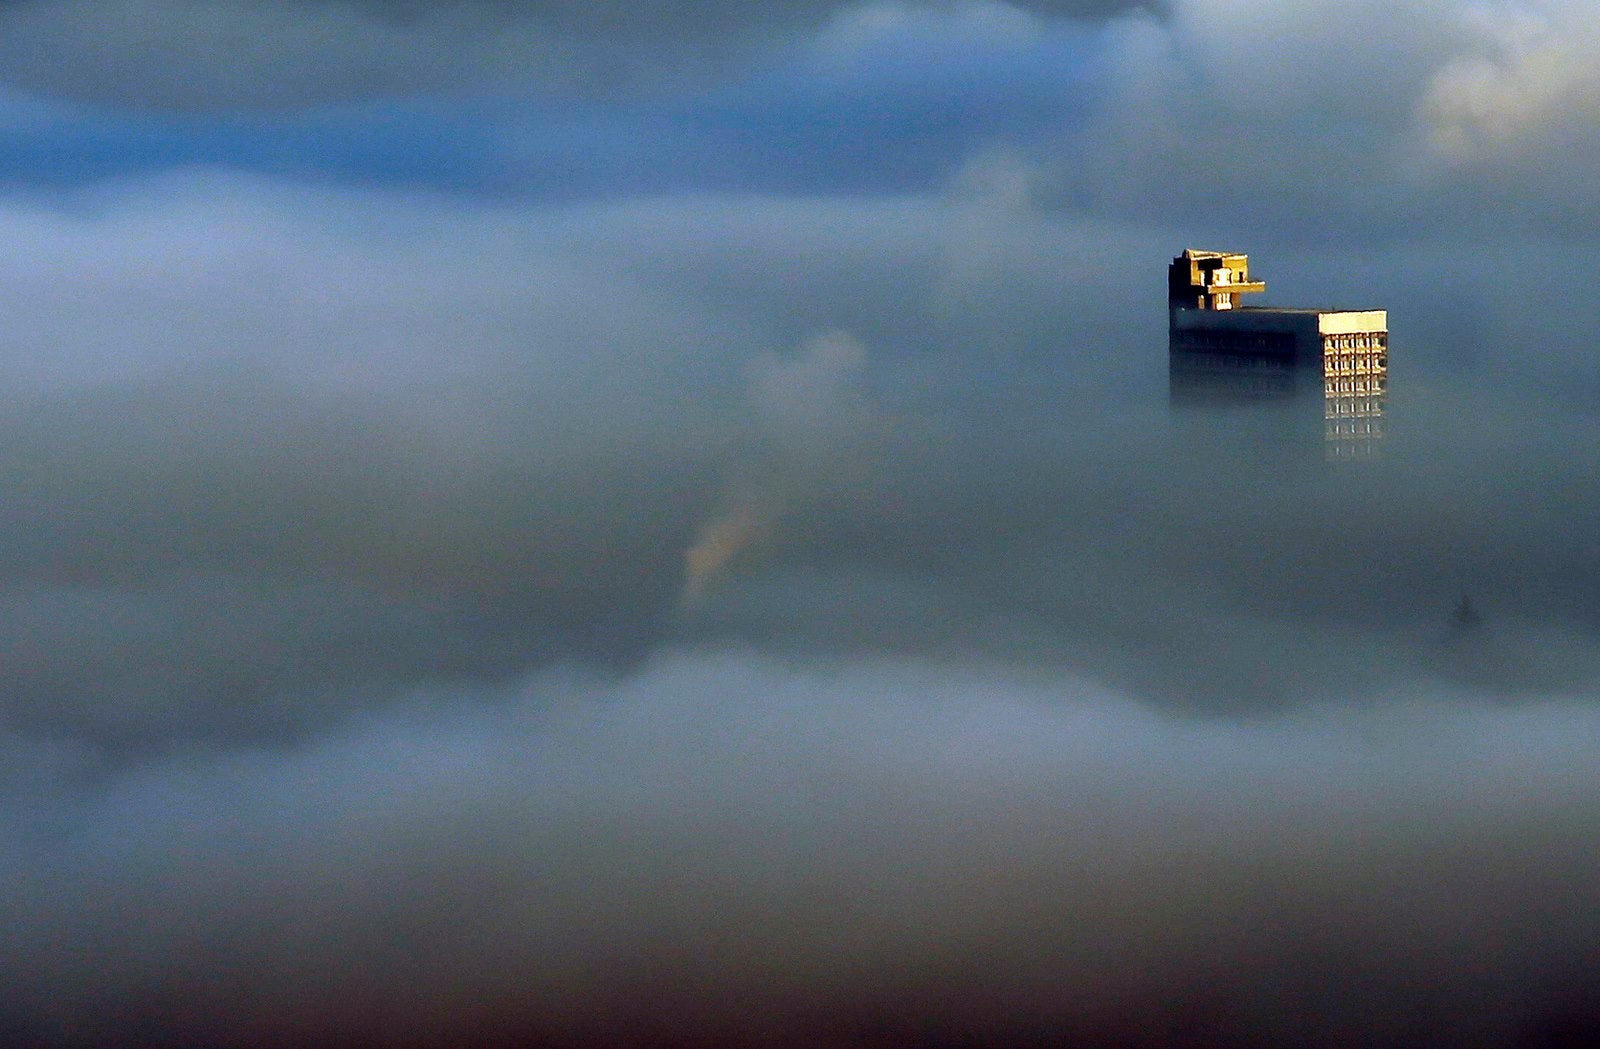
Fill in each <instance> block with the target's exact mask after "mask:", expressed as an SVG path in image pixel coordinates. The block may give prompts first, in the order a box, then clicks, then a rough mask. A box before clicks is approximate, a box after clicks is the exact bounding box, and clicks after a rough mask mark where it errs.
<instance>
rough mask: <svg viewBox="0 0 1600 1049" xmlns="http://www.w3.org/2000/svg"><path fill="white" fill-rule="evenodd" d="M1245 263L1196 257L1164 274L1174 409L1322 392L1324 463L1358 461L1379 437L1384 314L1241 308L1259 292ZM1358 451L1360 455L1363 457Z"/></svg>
mask: <svg viewBox="0 0 1600 1049" xmlns="http://www.w3.org/2000/svg"><path fill="white" fill-rule="evenodd" d="M1265 290H1266V283H1265V282H1263V281H1259V280H1253V279H1252V278H1251V276H1250V259H1249V256H1247V255H1243V254H1239V253H1236V252H1225V251H1197V250H1195V249H1193V248H1190V249H1189V250H1187V251H1185V252H1184V253H1183V254H1181V255H1179V256H1177V257H1176V258H1174V259H1173V260H1172V264H1171V265H1170V266H1169V267H1168V268H1167V309H1168V316H1169V327H1168V332H1169V350H1170V362H1171V377H1172V393H1173V398H1174V400H1175V401H1177V400H1195V399H1207V400H1215V399H1217V398H1218V397H1219V396H1222V397H1226V398H1229V399H1240V398H1259V397H1262V396H1285V395H1294V394H1296V393H1298V392H1308V393H1309V392H1312V391H1314V390H1316V388H1317V387H1318V386H1320V387H1321V393H1322V396H1321V398H1320V400H1321V401H1322V403H1323V409H1324V419H1325V433H1324V436H1325V439H1326V440H1327V441H1328V442H1329V443H1328V455H1329V457H1330V458H1360V457H1364V455H1366V454H1370V452H1371V451H1372V448H1371V442H1372V440H1374V439H1376V438H1377V437H1379V436H1381V433H1382V429H1381V427H1382V422H1381V419H1382V415H1383V395H1384V392H1385V390H1387V388H1388V373H1389V315H1388V313H1387V311H1385V310H1321V309H1305V308H1284V307H1271V306H1241V305H1240V304H1239V297H1240V296H1241V295H1246V294H1252V293H1256V292H1262V291H1265ZM1363 449H1364V450H1363Z"/></svg>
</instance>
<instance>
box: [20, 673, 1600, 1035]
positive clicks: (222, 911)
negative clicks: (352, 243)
mask: <svg viewBox="0 0 1600 1049" xmlns="http://www.w3.org/2000/svg"><path fill="white" fill-rule="evenodd" d="M463 698H464V697H462V696H460V695H458V694H452V693H450V692H438V691H432V692H429V693H426V694H423V695H419V696H417V697H415V700H414V702H413V703H412V704H410V705H408V706H406V707H404V708H402V709H397V710H394V711H392V712H391V713H389V714H386V715H384V716H382V717H377V718H367V719H364V720H362V721H360V722H357V723H354V724H351V725H349V726H347V727H346V728H344V729H341V730H338V731H336V732H333V733H331V734H328V735H326V736H324V737H322V738H321V739H319V740H318V741H316V742H315V743H312V744H309V745H306V746H302V747H297V748H294V749H292V750H288V751H281V752H274V751H258V752H240V753H235V754H231V755H226V756H216V757H208V758H205V759H202V760H194V759H183V760H174V761H165V762H160V763H155V764H151V765H149V766H146V767H144V768H141V769H138V770H136V771H133V772H130V773H128V774H125V775H120V776H117V777H115V778H113V779H110V780H104V781H101V782H98V783H95V784H92V785H90V786H88V787H87V788H84V787H79V788H77V789H71V790H69V789H67V785H68V783H69V782H70V779H71V775H72V773H71V771H70V769H71V765H70V762H68V763H66V765H65V767H64V768H63V769H62V770H61V771H50V770H49V769H45V770H44V771H42V772H41V773H40V774H39V775H38V776H36V777H35V778H33V779H32V780H31V781H29V782H28V783H27V784H26V785H20V786H17V787H13V788H12V789H11V791H10V793H9V795H8V809H9V811H10V813H11V818H10V819H8V821H7V823H6V824H5V826H4V829H3V831H0V833H3V834H4V844H5V848H4V850H3V852H0V857H3V858H0V879H3V884H4V887H5V892H4V899H5V900H6V901H7V903H6V905H5V909H4V911H3V912H0V920H3V921H4V922H5V925H6V927H7V930H8V935H7V937H6V939H5V947H4V948H3V950H4V952H5V953H6V954H7V955H8V956H9V957H10V959H11V960H12V961H13V962H14V963H15V964H13V965H12V966H10V967H11V968H12V969H13V971H15V972H16V973H17V976H16V977H15V978H14V979H13V980H12V981H10V982H9V983H8V985H7V987H6V990H5V992H4V1010H3V1015H4V1016H5V1017H6V1022H7V1023H8V1024H9V1025H10V1026H9V1029H8V1033H9V1034H11V1035H13V1036H14V1037H17V1038H25V1039H28V1040H32V1041H38V1042H48V1043H70V1044H74V1045H83V1046H98V1045H112V1044H121V1043H123V1042H124V1041H125V1040H126V1038H127V1036H128V1033H129V1031H130V1030H131V1029H137V1030H138V1031H139V1036H140V1038H141V1039H142V1040H143V1041H145V1042H147V1043H149V1044H182V1043H192V1042H194V1041H204V1042H208V1043H211V1044H218V1043H229V1044H267V1043H277V1042H282V1041H285V1040H292V1041H296V1042H298V1043H300V1044H331V1043H335V1042H340V1041H348V1040H351V1039H357V1040H360V1041H362V1042H364V1043H366V1044H380V1045H388V1044H396V1045H398V1044H406V1045H435V1044H440V1045H442V1044H461V1042H462V1041H472V1042H475V1043H477V1044H501V1043H502V1042H506V1043H510V1042H516V1041H519V1040H520V1041H529V1040H534V1041H539V1042H541V1043H549V1044H559V1045H567V1044H572V1045H580V1044H581V1045H592V1044H624V1043H627V1044H640V1043H641V1042H654V1041H663V1042H669V1041H670V1042H674V1044H681V1043H683V1042H700V1043H704V1042H706V1041H716V1042H718V1043H719V1044H729V1045H743V1044H757V1043H758V1042H759V1044H766V1045H774V1044H776V1045H785V1046H787V1045H795V1046H821V1045H828V1046H837V1045H844V1046H876V1045H889V1044H917V1045H941V1044H947V1043H948V1042H949V1041H951V1040H963V1039H964V1040H972V1039H988V1040H996V1041H1004V1042H1006V1043H1008V1044H1034V1043H1039V1044H1044V1043H1048V1042H1051V1041H1058V1040H1060V1039H1061V1038H1066V1037H1071V1038H1073V1039H1074V1040H1077V1041H1080V1042H1084V1043H1087V1044H1113V1043H1114V1044H1134V1045H1148V1046H1164V1045H1176V1044H1188V1043H1187V1041H1186V1039H1187V1037H1188V1033H1189V1032H1192V1031H1193V1030H1194V1029H1195V1028H1196V1027H1197V1026H1198V1027H1199V1028H1201V1029H1203V1030H1205V1031H1206V1032H1207V1037H1208V1038H1214V1039H1216V1040H1222V1041H1229V1042H1233V1043H1236V1044H1237V1043H1239V1042H1242V1041H1249V1040H1261V1041H1265V1042H1276V1041H1281V1040H1285V1039H1289V1038H1293V1039H1294V1040H1297V1041H1306V1042H1308V1044H1326V1045H1337V1044H1349V1043H1350V1042H1351V1041H1361V1040H1366V1039H1375V1038H1378V1037H1380V1036H1381V1037H1389V1036H1398V1035H1396V1032H1399V1034H1400V1035H1403V1036H1404V1037H1405V1039H1406V1041H1407V1042H1408V1043H1409V1044H1416V1045H1458V1044H1462V1043H1463V1042H1464V1041H1467V1040H1473V1039H1475V1040H1477V1041H1478V1042H1480V1043H1481V1044H1485V1045H1502V1044H1512V1043H1513V1042H1514V1041H1515V1039H1516V1038H1517V1037H1518V1036H1525V1037H1527V1038H1532V1039H1534V1041H1533V1044H1542V1043H1541V1042H1539V1041H1538V1040H1537V1039H1538V1036H1539V1035H1540V1034H1541V1029H1544V1030H1545V1031H1548V1030H1549V1029H1551V1028H1552V1027H1553V1026H1554V1025H1555V1024H1557V1023H1558V1022H1560V1021H1561V1020H1563V1019H1564V1018H1567V1014H1571V1013H1574V1012H1575V1013H1576V1015H1577V1016H1579V1017H1587V1018H1588V1019H1590V1020H1591V1021H1592V1018H1593V1015H1594V1014H1593V1012H1592V1009H1593V1007H1594V1005H1595V1003H1594V1002H1593V1000H1592V998H1590V997H1586V994H1587V982H1586V976H1587V972H1588V967H1587V964H1586V962H1585V959H1588V958H1592V957H1593V953H1594V951H1595V949H1596V948H1597V946H1600V943H1597V941H1596V937H1597V936H1600V929H1597V928H1596V927H1595V925H1594V923H1593V921H1592V920H1589V919H1587V918H1579V917H1578V916H1580V915H1585V914H1592V913H1593V911H1594V904H1595V900H1594V899H1593V895H1594V885H1595V884H1596V880H1595V877H1594V875H1595V873H1596V872H1595V870H1594V859H1593V855H1592V849H1590V848H1589V843H1590V842H1591V841H1592V838H1593V835H1594V833H1595V830H1596V826H1595V824H1596V820H1597V813H1596V811H1595V807H1594V797H1595V795H1596V788H1597V786H1600V784H1596V782H1595V774H1594V766H1593V763H1592V761H1591V760H1590V753H1589V750H1590V748H1589V746H1588V744H1587V742H1586V741H1587V740H1588V739H1591V738H1592V737H1593V733H1594V730H1595V728H1596V726H1595V725H1594V724H1593V722H1594V720H1595V717H1596V714H1595V711H1594V710H1593V708H1592V707H1591V706H1590V705H1588V704H1571V703H1566V702H1553V703H1548V704H1544V705H1540V706H1536V707H1528V708H1520V709H1505V708H1494V707H1485V706H1481V705H1478V704H1476V703H1472V702H1468V703H1467V704H1466V705H1465V706H1462V705H1460V703H1459V702H1458V701H1457V700H1454V699H1447V698H1446V697H1444V696H1440V697H1438V698H1437V699H1434V700H1428V699H1410V700H1403V701H1397V702H1396V703H1394V704H1391V705H1386V706H1383V707H1374V708H1369V709H1366V710H1350V709H1346V710H1343V711H1335V712H1326V711H1325V712H1321V713H1306V712H1301V713H1298V714H1295V715H1293V716H1288V717H1282V718H1275V719H1268V720H1260V721H1256V722H1253V723H1237V722H1226V721H1174V720H1169V719H1165V718H1162V717H1159V716H1156V715H1155V714H1153V713H1152V712H1151V711H1150V710H1148V709H1147V708H1143V707H1140V706H1137V705H1134V704H1131V703H1129V702H1128V701H1127V700H1125V699H1123V698H1121V697H1119V696H1117V695H1115V694H1111V693H1107V692H1106V691H1104V690H1101V689H1098V688H1095V687H1093V686H1090V685H1086V684H1084V683H1083V682H1081V681H1077V680H1074V679H1073V678H1072V677H1070V676H1059V675H1054V674H1051V675H1042V676H1041V675H1035V674H1029V673H1015V672H1012V671H1006V670H1003V669H1000V668H992V667H991V668H982V667H976V666H969V667H956V668H952V667H950V666H947V665H942V664H932V663H929V664H924V663H920V662H917V661H906V660H894V661H892V662H884V661H878V660H865V661H853V662H848V663H843V664H828V665H805V664H800V665H794V664H785V663H779V662H774V661H771V660H767V659H762V658H759V657H751V656H748V655H733V654H727V653H699V654H689V653H683V652H670V651H669V652H663V653H662V654H660V655H659V656H658V657H657V658H656V659H654V660H652V661H651V663H650V664H649V665H648V666H647V667H645V668H643V669H642V670H641V671H640V672H639V673H637V674H635V675H630V676H629V677H627V678H626V679H624V680H620V681H617V682H615V683H613V684H600V683H596V682H593V681H590V680H585V679H583V678H581V677H579V678H573V677H571V676H569V675H554V676H541V677H536V678H533V679H530V680H527V681H525V682H523V683H521V684H518V685H515V686H510V687H507V688H504V689H501V690H498V691H497V692H496V693H494V694H493V695H492V696H490V697H486V698H480V699H479V700H477V701H474V702H463ZM19 820H20V821H19ZM1534 856H1537V857H1538V858H1537V860H1535V859H1533V857H1534ZM23 958H26V959H28V964H26V965H23V964H21V961H22V959H23ZM1464 958H1470V959H1472V963H1471V964H1470V965H1468V964H1464V963H1463V961H1462V959H1464ZM1352 989H1355V990H1359V992H1360V993H1355V990H1352ZM1424 989H1426V993H1423V990H1424ZM1585 1009H1588V1010H1591V1011H1589V1012H1587V1013H1585V1012H1583V1010H1585ZM1518 1044H1521V1043H1518Z"/></svg>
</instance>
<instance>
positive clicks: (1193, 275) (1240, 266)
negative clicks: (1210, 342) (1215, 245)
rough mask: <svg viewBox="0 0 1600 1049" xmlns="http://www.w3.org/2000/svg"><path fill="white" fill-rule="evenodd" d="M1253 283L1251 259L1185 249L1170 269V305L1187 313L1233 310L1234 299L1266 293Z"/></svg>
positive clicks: (1262, 286)
mask: <svg viewBox="0 0 1600 1049" xmlns="http://www.w3.org/2000/svg"><path fill="white" fill-rule="evenodd" d="M1266 290H1267V285H1266V282H1265V281H1259V280H1251V279H1250V256H1248V255H1243V254H1238V253H1235V252H1231V251H1200V250H1198V249H1196V248H1188V249H1185V251H1184V253H1183V254H1182V255H1179V256H1178V257H1177V258H1175V259H1173V260H1172V265H1171V266H1169V267H1167V305H1168V306H1170V307H1171V308H1173V309H1184V310H1231V309H1233V308H1234V306H1236V305H1238V303H1237V301H1236V300H1235V296H1238V295H1243V294H1246V293H1251V292H1258V291H1266Z"/></svg>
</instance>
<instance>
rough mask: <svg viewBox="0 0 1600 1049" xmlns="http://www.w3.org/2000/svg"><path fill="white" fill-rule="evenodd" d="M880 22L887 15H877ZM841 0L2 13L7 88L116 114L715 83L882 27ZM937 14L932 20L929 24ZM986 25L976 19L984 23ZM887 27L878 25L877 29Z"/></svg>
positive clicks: (962, 15) (183, 2)
mask: <svg viewBox="0 0 1600 1049" xmlns="http://www.w3.org/2000/svg"><path fill="white" fill-rule="evenodd" d="M1142 6H1145V5H1143V4H1141V3H1138V2H1128V0H1048V2H1044V0H1041V2H1038V3H1032V4H1027V5H1018V6H1017V7H1015V8H1006V7H1004V5H1001V4H998V3H996V4H990V5H987V6H982V5H976V4H965V5H954V12H955V14H954V18H953V20H952V19H951V18H948V17H945V16H944V15H943V14H940V13H941V12H946V11H948V10H950V9H951V7H952V5H948V4H922V5H910V4H906V5H901V6H899V7H897V8H895V10H897V11H900V12H901V13H902V17H904V18H916V19H928V18H933V19H938V20H939V24H940V25H941V26H943V27H944V29H945V30H953V31H962V32H964V31H966V30H967V29H969V28H977V29H979V30H980V31H983V32H987V31H988V27H991V26H992V25H993V24H994V19H993V18H992V17H989V16H990V15H992V14H993V12H997V11H1001V10H1016V11H1021V10H1031V11H1035V12H1038V13H1041V14H1046V15H1065V16H1068V17H1074V18H1094V19H1103V18H1106V17H1110V16H1112V15H1115V14H1117V13H1119V12H1122V11H1125V10H1129V9H1132V8H1137V7H1142ZM874 10H877V11H879V12H880V13H881V12H882V11H884V10H886V8H883V7H882V6H881V5H880V6H879V7H877V8H874ZM854 11H856V8H855V7H854V6H853V5H850V4H846V3H838V2H831V0H804V2H791V3H773V4H760V5H754V4H735V3H725V2H719V3H711V4H707V3H683V2H679V0H643V2H634V3H630V4H627V5H622V6H619V5H608V4H566V3H508V2H505V0H466V2H447V3H426V2H393V3H385V2H356V3H337V2H331V0H298V2H293V3H262V2H259V0H226V2H222V3H205V4H201V3H194V2H192V0H110V2H106V3H89V2H87V0H33V2H28V3H15V4H8V5H6V6H5V7H4V8H0V40H4V41H5V43H4V45H3V46H0V59H3V65H4V68H5V69H6V74H5V79H6V81H7V82H9V83H11V84H13V85H16V86H18V87H21V88H23V89H25V90H28V91H33V92H37V93H40V94H45V95H53V96H62V97H67V98H74V99H79V100H86V101H93V102H98V103H103V104H111V105H133V106H144V107H157V108H162V107H173V108H178V109H216V108H223V109H227V108H234V107H247V108H253V107H267V108H293V107H299V106H306V105H315V104H322V103H327V102H330V101H338V100H343V99H349V98H353V97H363V96H374V95H380V96H381V95H394V94H406V95H409V94H414V93H417V92H433V91H447V92H460V91H463V90H464V91H468V92H472V91H489V92H504V91H507V90H512V91H515V90H517V89H519V88H522V87H526V86H529V85H532V86H534V87H537V88H540V89H544V90H552V89H553V90H555V91H557V92H573V91H576V92H579V93H585V94H587V93H593V92H595V91H601V92H605V91H606V90H608V89H609V90H615V88H616V87H617V86H618V85H619V84H625V83H661V82H662V79H663V78H665V79H666V81H667V82H668V83H679V84H681V83H684V82H695V81H698V82H701V83H705V82H706V80H705V71H706V70H707V69H716V70H737V69H738V68H740V67H741V66H742V65H744V64H745V63H747V62H749V61H751V60H753V59H754V58H755V57H756V56H759V55H760V54H761V53H762V51H763V50H764V49H766V48H770V47H772V46H774V45H779V44H788V43H792V42H794V41H796V40H800V39H804V38H805V37H806V36H807V35H809V34H812V33H816V32H818V31H820V30H823V27H825V26H827V25H829V24H830V22H833V21H834V20H836V19H837V20H841V22H835V23H834V24H842V23H844V22H853V23H857V24H859V23H861V22H862V20H863V19H865V20H866V21H872V20H873V16H871V15H862V14H856V13H851V12H854ZM924 11H926V12H930V13H929V14H926V15H925V14H922V13H921V12H924ZM976 11H982V12H985V17H983V18H976V17H973V16H972V13H973V12H976ZM879 21H881V19H879Z"/></svg>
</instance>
